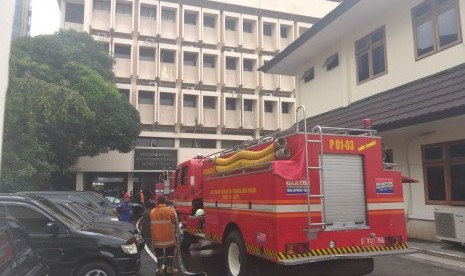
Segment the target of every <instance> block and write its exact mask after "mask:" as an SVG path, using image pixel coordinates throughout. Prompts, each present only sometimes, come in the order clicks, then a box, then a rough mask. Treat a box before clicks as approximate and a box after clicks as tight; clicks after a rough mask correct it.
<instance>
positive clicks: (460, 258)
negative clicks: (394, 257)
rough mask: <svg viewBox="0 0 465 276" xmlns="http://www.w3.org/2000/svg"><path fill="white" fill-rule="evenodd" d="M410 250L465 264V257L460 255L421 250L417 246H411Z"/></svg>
mask: <svg viewBox="0 0 465 276" xmlns="http://www.w3.org/2000/svg"><path fill="white" fill-rule="evenodd" d="M409 248H410V249H414V250H416V251H418V253H423V254H426V255H432V256H436V257H442V258H447V259H451V260H455V261H460V262H465V257H463V256H460V255H456V254H451V253H446V252H442V251H435V250H427V249H423V248H419V247H416V246H409Z"/></svg>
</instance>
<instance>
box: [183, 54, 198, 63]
mask: <svg viewBox="0 0 465 276" xmlns="http://www.w3.org/2000/svg"><path fill="white" fill-rule="evenodd" d="M184 65H187V66H197V54H196V53H188V52H184Z"/></svg>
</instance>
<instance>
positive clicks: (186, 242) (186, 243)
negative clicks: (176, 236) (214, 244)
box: [180, 232, 198, 250]
mask: <svg viewBox="0 0 465 276" xmlns="http://www.w3.org/2000/svg"><path fill="white" fill-rule="evenodd" d="M196 242H198V238H197V237H196V236H192V235H191V234H189V233H186V232H184V234H183V235H182V237H181V244H180V246H181V250H188V249H189V247H191V245H192V244H194V243H196Z"/></svg>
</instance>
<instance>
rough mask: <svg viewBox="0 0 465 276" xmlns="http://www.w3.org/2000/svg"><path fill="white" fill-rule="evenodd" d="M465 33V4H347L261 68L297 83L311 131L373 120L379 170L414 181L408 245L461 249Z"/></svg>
mask: <svg viewBox="0 0 465 276" xmlns="http://www.w3.org/2000/svg"><path fill="white" fill-rule="evenodd" d="M464 31H465V3H464V1H459V0H390V1H384V0H347V1H344V2H343V3H342V4H341V5H339V6H338V7H337V8H336V9H334V10H333V11H332V12H331V13H329V14H328V15H327V16H326V17H325V18H323V19H322V20H321V21H319V22H318V23H317V24H315V25H314V26H313V27H312V28H311V29H310V30H309V31H308V32H306V33H305V34H304V35H302V36H301V37H300V38H299V39H297V40H296V41H295V42H294V43H292V44H291V45H290V46H289V47H288V48H287V49H286V50H284V51H282V52H281V53H280V54H279V55H277V56H276V57H275V58H274V59H272V60H271V61H270V62H269V63H267V64H266V65H265V66H264V67H263V68H262V69H263V70H264V71H265V72H269V73H275V74H276V73H277V74H284V73H286V74H289V75H294V76H296V80H297V82H296V86H297V91H296V94H297V96H296V97H297V103H298V104H299V105H300V104H303V105H305V106H306V107H307V115H310V117H309V118H308V119H307V122H308V124H309V125H316V124H320V125H326V126H335V127H359V128H361V127H362V120H363V119H364V118H371V119H372V120H373V127H374V129H376V130H378V132H379V134H380V135H381V136H382V137H383V138H384V141H385V146H386V152H385V153H386V163H395V164H396V166H395V168H396V169H400V170H401V171H402V172H403V174H404V175H405V176H406V178H405V179H406V180H408V178H407V177H410V178H414V179H416V180H418V183H405V184H404V198H405V199H406V201H405V206H404V207H405V210H406V220H407V221H408V234H409V236H410V237H415V238H422V239H434V238H435V234H436V233H435V230H437V233H438V235H439V236H440V237H444V238H448V239H462V242H463V241H465V231H464V229H465V224H464V220H463V213H464V212H465V207H464V205H465V129H464V127H463V126H464V125H465V45H464V42H463V37H464V35H465V33H464ZM302 53H305V57H303V55H302ZM362 150H363V148H362ZM407 182H411V181H407ZM373 191H375V187H373ZM386 202H387V203H386V206H388V205H389V204H391V203H395V202H399V199H396V198H392V196H390V195H386ZM367 204H369V202H368V203H367ZM458 212H461V213H462V214H459V213H458ZM454 213H456V215H453V214H454ZM435 226H436V227H435Z"/></svg>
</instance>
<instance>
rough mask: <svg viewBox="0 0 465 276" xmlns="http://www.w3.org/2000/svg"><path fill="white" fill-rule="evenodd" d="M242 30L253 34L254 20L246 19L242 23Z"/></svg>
mask: <svg viewBox="0 0 465 276" xmlns="http://www.w3.org/2000/svg"><path fill="white" fill-rule="evenodd" d="M242 31H243V32H244V33H248V34H251V33H252V32H253V28H252V21H244V22H243V23H242Z"/></svg>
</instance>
